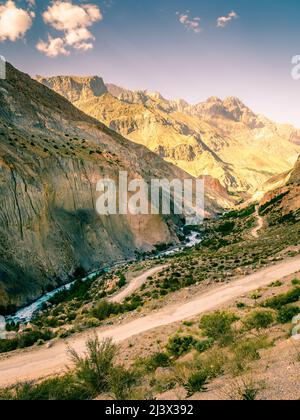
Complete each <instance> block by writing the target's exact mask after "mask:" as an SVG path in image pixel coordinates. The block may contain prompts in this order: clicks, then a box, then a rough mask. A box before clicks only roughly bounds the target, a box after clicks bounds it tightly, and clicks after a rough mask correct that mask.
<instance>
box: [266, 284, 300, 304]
mask: <svg viewBox="0 0 300 420" xmlns="http://www.w3.org/2000/svg"><path fill="white" fill-rule="evenodd" d="M299 299H300V287H296V288H295V289H292V290H291V291H289V292H287V293H284V294H281V295H278V296H275V297H273V298H271V299H268V300H266V301H265V302H264V303H263V306H264V307H267V308H272V309H280V308H281V307H282V306H285V305H288V304H289V303H295V302H298V300H299Z"/></svg>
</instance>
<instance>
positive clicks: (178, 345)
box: [167, 335, 196, 357]
mask: <svg viewBox="0 0 300 420" xmlns="http://www.w3.org/2000/svg"><path fill="white" fill-rule="evenodd" d="M195 344H196V340H195V339H194V337H193V336H191V335H188V336H183V337H181V336H179V335H175V336H174V337H171V338H170V339H169V342H168V344H167V349H168V351H169V352H170V353H171V354H172V355H173V356H175V357H180V356H182V355H183V354H184V353H186V352H188V351H189V350H191V349H192V348H193V347H194V345H195Z"/></svg>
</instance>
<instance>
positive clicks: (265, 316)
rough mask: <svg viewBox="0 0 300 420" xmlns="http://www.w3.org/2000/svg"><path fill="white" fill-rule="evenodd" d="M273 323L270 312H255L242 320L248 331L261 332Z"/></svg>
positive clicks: (272, 314) (272, 315)
mask: <svg viewBox="0 0 300 420" xmlns="http://www.w3.org/2000/svg"><path fill="white" fill-rule="evenodd" d="M274 321H275V315H274V313H273V312H272V311H263V310H257V311H254V312H252V313H251V314H250V315H248V316H247V317H246V319H245V320H243V323H244V325H245V327H246V328H247V329H249V330H253V329H256V330H261V329H264V328H268V327H269V326H270V325H272V324H273V323H274Z"/></svg>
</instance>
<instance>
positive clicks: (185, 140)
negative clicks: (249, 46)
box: [37, 76, 300, 198]
mask: <svg viewBox="0 0 300 420" xmlns="http://www.w3.org/2000/svg"><path fill="white" fill-rule="evenodd" d="M37 80H38V81H39V82H41V83H43V84H45V85H46V86H48V87H50V88H51V89H53V90H54V91H56V92H57V93H59V94H60V95H62V96H64V97H66V98H67V99H68V100H70V101H71V102H72V103H73V104H74V105H75V106H76V107H78V108H79V109H81V110H82V111H83V112H85V113H86V114H88V115H90V116H92V117H94V118H96V119H97V120H99V121H101V122H102V123H104V124H106V125H107V126H108V127H110V128H111V129H112V130H114V131H116V132H118V133H120V134H121V135H123V136H124V137H126V138H128V139H130V140H132V141H134V142H136V143H138V144H141V145H144V146H146V147H147V148H148V149H150V150H151V151H153V152H155V153H156V154H157V155H159V156H160V157H161V158H163V159H164V160H165V161H167V162H170V163H173V164H175V165H176V166H178V167H179V168H181V169H183V170H184V171H186V172H188V173H189V174H191V175H192V176H194V177H200V176H209V177H212V178H213V179H216V180H218V181H219V182H220V183H221V185H222V186H223V187H224V188H226V189H227V190H228V192H230V193H231V194H235V195H237V196H238V197H239V198H241V197H242V198H246V197H248V198H249V197H251V196H252V195H253V194H255V193H257V192H258V191H260V189H261V186H262V185H263V184H265V183H266V182H267V181H268V180H269V179H270V178H272V177H273V176H276V175H278V174H280V173H284V172H286V171H288V170H290V168H291V167H292V166H293V164H294V163H295V161H296V160H297V157H298V155H299V153H300V131H299V130H297V129H295V128H294V127H292V126H291V125H287V124H286V125H284V124H277V123H274V122H272V121H271V120H269V119H268V118H266V117H264V116H261V115H257V114H255V113H254V112H253V111H252V110H250V109H249V108H248V107H247V106H246V105H245V104H243V103H242V102H241V101H240V100H239V99H238V98H235V97H229V98H226V99H225V100H221V99H219V98H217V97H211V98H209V99H208V100H207V101H205V102H201V103H199V104H196V105H190V104H188V103H187V102H186V101H184V100H176V101H173V100H171V101H170V100H167V99H165V98H163V97H162V95H161V94H159V93H151V92H148V91H130V90H127V89H124V88H120V87H118V86H116V85H111V84H105V83H104V81H103V79H102V78H100V77H97V76H93V77H84V78H81V77H72V76H58V77H50V78H43V77H41V76H38V77H37Z"/></svg>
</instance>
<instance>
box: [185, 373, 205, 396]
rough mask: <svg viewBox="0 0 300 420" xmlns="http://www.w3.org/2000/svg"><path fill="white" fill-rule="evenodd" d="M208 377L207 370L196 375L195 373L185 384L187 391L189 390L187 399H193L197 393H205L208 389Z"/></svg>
mask: <svg viewBox="0 0 300 420" xmlns="http://www.w3.org/2000/svg"><path fill="white" fill-rule="evenodd" d="M207 380H208V375H207V372H206V371H205V370H200V371H198V372H196V373H193V374H192V375H191V376H190V377H189V379H188V381H187V383H186V384H184V387H185V389H186V390H187V397H188V398H190V397H192V396H193V395H194V394H195V393H196V392H205V391H206V390H207V388H206V387H205V385H206V384H207Z"/></svg>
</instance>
